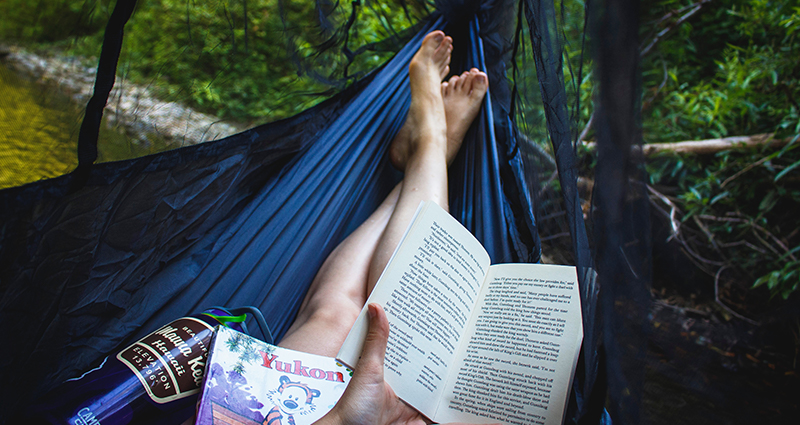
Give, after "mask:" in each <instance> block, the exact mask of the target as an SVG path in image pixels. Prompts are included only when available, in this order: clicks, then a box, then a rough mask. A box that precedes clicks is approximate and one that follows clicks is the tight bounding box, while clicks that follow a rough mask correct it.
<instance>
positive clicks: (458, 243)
mask: <svg viewBox="0 0 800 425" xmlns="http://www.w3.org/2000/svg"><path fill="white" fill-rule="evenodd" d="M370 302H376V303H378V304H381V305H382V306H383V308H384V309H385V310H386V313H387V316H388V317H389V323H390V326H391V332H390V336H389V343H388V347H387V350H386V361H385V364H384V368H385V379H386V381H387V382H388V383H389V384H390V385H391V386H392V388H393V389H394V391H395V393H396V394H397V395H398V396H399V397H400V398H401V399H403V400H404V401H405V402H407V403H408V404H410V405H411V406H413V407H414V408H416V409H417V410H419V411H420V412H421V413H422V414H424V415H425V416H427V417H428V418H429V419H431V420H433V421H434V422H441V423H444V422H469V423H492V422H501V423H505V424H546V425H560V424H561V423H562V421H563V416H564V410H565V407H566V404H567V397H568V395H569V388H570V386H571V383H572V378H573V374H574V371H575V365H576V363H577V359H578V353H579V351H580V345H581V340H582V338H583V325H582V321H581V305H580V294H579V290H578V283H577V275H576V271H575V268H574V267H567V266H555V265H542V264H498V265H490V258H489V255H488V254H487V253H486V250H485V249H484V248H483V246H482V245H481V244H480V243H479V242H478V240H477V239H475V237H473V236H472V234H470V232H469V231H468V230H467V229H466V228H464V227H463V226H462V225H461V224H460V223H459V222H458V221H456V220H455V219H454V218H453V217H451V216H450V215H449V214H448V213H447V212H446V211H444V210H442V209H441V208H440V207H439V206H438V205H436V204H435V203H431V202H425V203H423V204H422V205H421V206H420V208H419V209H418V210H417V214H416V216H415V217H414V220H413V222H412V223H411V225H410V226H409V228H408V230H407V231H406V234H405V236H404V237H403V239H402V241H401V243H400V245H399V246H398V247H397V249H396V250H395V253H394V255H393V256H392V258H391V260H390V261H389V264H388V265H387V266H386V269H385V270H384V272H383V274H382V275H381V277H380V279H379V280H378V283H377V284H376V286H375V289H374V290H373V291H372V294H371V295H370V297H369V300H368V303H370ZM367 320H368V319H367V316H366V309H364V310H363V311H362V312H361V315H360V316H359V318H358V319H357V320H356V324H355V325H354V326H353V329H352V330H351V331H350V334H349V335H348V337H347V339H346V340H345V342H344V344H343V346H342V348H341V350H340V351H339V355H338V356H337V358H339V359H340V360H341V361H342V362H343V363H344V364H347V365H349V366H351V367H356V364H357V362H358V357H359V355H360V353H361V348H362V347H363V343H364V339H365V337H366V332H367V325H368V322H367Z"/></svg>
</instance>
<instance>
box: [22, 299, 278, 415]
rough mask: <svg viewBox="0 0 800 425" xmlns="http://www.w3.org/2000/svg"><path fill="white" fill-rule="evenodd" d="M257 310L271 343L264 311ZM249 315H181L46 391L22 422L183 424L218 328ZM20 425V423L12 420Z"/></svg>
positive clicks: (240, 323) (219, 311)
mask: <svg viewBox="0 0 800 425" xmlns="http://www.w3.org/2000/svg"><path fill="white" fill-rule="evenodd" d="M238 310H239V311H242V310H245V311H248V312H250V313H253V314H254V316H255V318H256V320H257V322H258V323H259V325H260V326H261V327H262V333H264V335H265V337H266V338H267V339H269V342H272V341H271V339H272V337H271V335H270V334H269V329H268V328H266V327H265V325H266V324H265V322H264V319H263V317H262V316H261V314H260V313H261V312H260V311H258V310H257V309H255V308H253V307H245V308H243V309H238ZM245 319H246V314H241V315H238V316H234V315H232V313H231V311H228V310H226V309H223V308H220V307H212V308H210V309H208V310H206V311H204V312H203V313H201V314H197V315H193V316H188V317H181V318H179V319H176V320H174V321H172V322H171V323H169V324H167V325H165V326H163V327H161V328H160V329H158V330H156V331H155V332H153V333H151V334H149V335H147V336H146V337H144V338H142V339H140V340H139V341H137V342H135V343H134V344H132V345H130V346H129V347H127V348H125V349H124V350H122V351H120V352H119V353H117V354H116V355H115V356H109V357H106V358H105V359H104V360H103V362H102V364H100V366H98V367H96V368H94V369H92V370H89V371H88V372H86V373H84V374H83V375H81V376H79V377H77V378H73V379H69V380H67V381H65V382H64V383H63V384H61V385H60V386H59V387H57V388H56V389H55V390H53V391H51V392H50V393H48V394H47V395H45V396H44V397H43V398H42V399H41V402H40V403H38V404H37V405H36V406H34V407H33V408H32V409H31V413H32V414H31V415H27V416H28V417H26V418H25V419H23V420H22V421H24V422H20V423H26V424H53V425H55V424H58V425H128V424H130V425H134V424H154V425H162V424H163V425H167V424H175V425H177V424H181V423H183V422H186V421H187V420H189V419H191V418H192V417H193V415H194V411H195V404H196V402H197V396H198V394H199V392H200V386H201V385H202V382H203V374H204V370H205V362H206V358H207V357H208V349H209V347H210V343H211V336H212V334H213V332H214V327H215V326H216V325H218V324H221V325H225V326H229V327H231V328H233V329H235V330H238V331H240V332H244V333H247V329H246V327H245V324H244V320H245ZM11 423H17V422H11Z"/></svg>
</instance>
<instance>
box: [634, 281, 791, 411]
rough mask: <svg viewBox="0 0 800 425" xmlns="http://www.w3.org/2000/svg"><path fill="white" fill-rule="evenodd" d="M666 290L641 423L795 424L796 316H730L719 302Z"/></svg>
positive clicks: (655, 324) (650, 349) (656, 309)
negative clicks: (756, 320)
mask: <svg viewBox="0 0 800 425" xmlns="http://www.w3.org/2000/svg"><path fill="white" fill-rule="evenodd" d="M666 294H667V292H666V291H664V292H660V293H656V298H655V300H654V302H653V304H652V308H651V319H650V325H651V326H650V335H649V338H648V343H647V355H646V356H647V357H646V370H645V384H644V393H643V400H642V408H643V419H644V421H643V422H642V423H651V424H712V423H713V424H752V423H769V424H782V423H796V421H797V418H798V417H800V416H798V413H800V398H798V397H797V396H796V394H797V393H796V392H795V391H797V389H798V388H800V377H799V376H798V374H797V370H798V369H797V366H798V365H797V361H798V345H797V344H798V335H797V334H796V333H795V332H797V324H796V323H795V324H794V326H791V324H789V323H786V321H784V320H778V319H776V320H772V321H769V322H765V323H760V324H757V325H756V324H752V323H748V322H745V321H743V320H741V319H738V318H730V319H726V318H725V317H724V314H723V313H721V312H720V309H719V308H718V306H716V305H715V304H714V302H713V301H712V302H710V303H700V304H698V303H695V302H693V301H687V300H684V299H681V298H680V297H679V296H676V295H673V296H667V297H665V298H663V299H659V298H660V297H662V296H664V295H666ZM793 394H794V395H793Z"/></svg>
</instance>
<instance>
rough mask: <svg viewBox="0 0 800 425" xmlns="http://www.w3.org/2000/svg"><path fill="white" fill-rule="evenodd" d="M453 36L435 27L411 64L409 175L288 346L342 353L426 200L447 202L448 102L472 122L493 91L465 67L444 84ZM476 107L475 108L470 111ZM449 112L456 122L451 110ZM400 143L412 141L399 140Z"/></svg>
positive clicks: (307, 304) (337, 253) (338, 263)
mask: <svg viewBox="0 0 800 425" xmlns="http://www.w3.org/2000/svg"><path fill="white" fill-rule="evenodd" d="M450 42H451V40H449V38H445V37H444V34H442V33H441V32H438V31H437V32H433V33H431V34H429V35H428V36H426V38H425V41H423V45H422V47H421V48H420V51H419V52H418V53H417V55H416V56H415V57H414V59H413V60H412V63H411V66H410V69H409V71H410V77H411V90H412V105H411V110H410V111H409V116H408V119H407V121H406V125H405V126H404V134H405V136H404V137H400V138H397V139H395V141H394V142H393V147H392V148H393V150H397V149H398V148H399V149H401V150H403V151H404V152H408V160H407V162H406V164H405V165H404V166H405V178H404V180H403V182H402V183H401V184H400V185H398V186H397V187H395V189H394V190H393V191H392V193H391V194H390V195H389V196H388V197H387V199H386V200H385V201H384V202H383V203H382V204H381V206H380V207H378V209H377V210H376V211H375V213H373V214H372V215H371V216H370V218H369V219H368V220H367V221H366V222H365V223H364V224H362V225H361V226H360V227H359V228H358V229H357V230H356V231H355V232H354V233H353V234H351V235H350V236H348V238H347V239H345V241H344V242H342V244H340V245H339V246H338V247H337V248H336V250H334V251H333V252H332V253H331V255H330V256H329V257H328V259H326V261H325V263H324V264H323V266H322V268H321V269H320V271H319V272H318V274H317V276H316V277H315V279H314V282H313V283H312V285H311V288H310V289H309V292H308V295H307V296H306V299H305V300H304V301H303V305H302V306H301V308H300V312H299V314H298V317H297V319H296V320H295V322H294V324H293V325H292V327H291V328H290V329H289V331H288V332H287V334H286V336H285V337H284V339H283V340H282V341H281V343H280V345H281V346H283V347H287V348H292V349H295V350H299V351H305V352H310V353H316V354H321V355H327V356H334V355H336V352H337V351H338V350H339V347H340V346H341V343H342V342H343V341H344V338H345V337H346V336H347V333H348V331H349V330H350V327H351V326H352V324H353V322H354V321H355V318H356V317H357V315H358V313H359V312H360V310H361V308H362V307H363V305H364V303H365V302H366V298H367V296H368V294H369V292H371V290H372V287H373V286H374V284H375V281H376V280H377V278H378V276H379V275H380V273H381V272H382V271H383V268H384V267H385V265H386V262H387V261H388V259H389V257H390V256H391V254H392V252H393V251H394V249H395V247H396V246H397V243H398V242H399V239H400V237H401V236H402V234H403V232H404V231H405V229H406V227H407V226H408V223H409V222H410V220H411V217H412V216H413V214H414V212H415V211H416V208H417V206H418V205H419V203H420V202H421V201H423V200H431V201H434V202H437V203H439V205H441V206H443V207H444V208H447V162H446V160H447V155H448V152H449V150H450V149H451V148H452V147H451V146H450V144H449V142H448V139H449V136H450V135H451V132H450V131H448V130H447V129H446V127H445V124H444V123H445V116H444V115H445V109H444V108H445V105H449V106H447V107H448V108H462V107H463V106H464V105H467V106H469V108H471V109H469V110H466V109H465V110H463V111H460V112H459V113H455V114H454V116H459V115H464V116H468V115H471V117H469V118H468V121H466V126H467V128H468V127H469V124H470V123H471V121H472V119H474V117H475V115H476V114H477V110H479V109H480V101H481V99H482V97H483V94H484V93H485V92H486V84H485V83H484V84H483V86H482V89H481V88H480V87H477V86H478V84H477V83H475V81H474V80H476V78H470V79H469V81H468V84H467V80H466V79H465V80H464V81H461V79H462V78H466V75H464V74H462V76H460V77H454V78H453V79H451V80H450V81H448V82H447V83H441V84H440V83H439V81H440V80H441V78H442V77H441V73H442V72H443V71H442V70H443V69H444V68H445V67H446V66H447V65H446V63H445V64H444V65H443V62H448V61H449V52H450V50H451V47H450ZM476 73H477V71H476ZM478 74H480V75H479V77H478V78H477V79H480V76H481V75H482V78H483V80H481V81H485V75H484V74H482V73H478ZM473 86H475V87H476V88H474V90H475V93H480V96H474V98H475V99H476V101H474V102H463V101H458V100H457V99H456V98H457V97H466V96H468V94H469V91H470V90H473ZM481 90H482V92H481ZM475 104H477V106H475ZM472 109H474V113H472V112H470V111H471V110H472ZM448 112H449V111H448ZM448 115H450V114H449V113H448ZM447 119H448V121H447V122H448V123H449V116H448V118H447ZM465 120H466V118H465V119H464V120H461V121H465ZM456 124H457V125H456ZM454 125H456V127H457V126H458V125H462V124H461V123H460V122H459V123H454ZM466 130H467V129H466V128H463V129H460V128H458V129H457V131H456V132H455V133H453V134H454V135H455V136H453V137H459V141H458V144H459V145H460V139H461V138H463V135H464V133H466ZM458 134H460V136H457V135H458ZM398 143H402V144H404V146H399V147H398V146H396V145H397V144H398ZM455 149H456V150H457V147H456V148H455ZM453 155H454V154H453Z"/></svg>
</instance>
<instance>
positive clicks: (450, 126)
mask: <svg viewBox="0 0 800 425" xmlns="http://www.w3.org/2000/svg"><path fill="white" fill-rule="evenodd" d="M415 59H416V57H415ZM413 66H414V62H413V61H412V67H413ZM411 71H412V73H411V84H412V86H411V109H410V110H409V117H408V120H407V121H406V125H408V124H409V123H412V125H413V126H414V127H412V128H415V129H425V128H431V129H430V130H428V131H429V133H424V132H421V133H417V134H413V133H412V134H411V136H410V137H409V139H407V140H402V139H395V140H394V141H393V142H392V143H393V145H398V144H401V146H400V147H395V146H392V148H393V149H394V150H396V151H404V152H408V154H409V157H408V162H407V163H406V164H405V167H406V168H405V177H404V178H403V190H402V191H401V192H400V199H399V200H398V201H397V205H396V206H395V209H394V212H393V213H392V217H391V219H390V220H389V224H388V225H387V226H386V229H385V230H384V231H383V235H382V236H381V239H380V242H379V243H378V247H377V249H376V250H375V254H374V255H373V257H372V263H371V264H370V270H369V280H368V283H367V288H368V290H369V292H372V288H373V287H374V286H375V283H376V282H377V281H378V278H379V277H380V275H381V273H383V269H384V268H385V267H386V264H387V263H388V262H389V258H391V256H392V253H393V252H394V249H395V248H396V247H397V244H398V243H399V242H400V238H402V236H403V234H404V233H405V230H406V227H408V224H409V223H410V222H411V218H412V217H413V216H414V213H415V212H416V210H417V207H418V206H419V204H420V203H421V202H422V201H433V202H436V203H437V204H439V206H441V207H442V208H444V209H445V210H449V205H448V200H447V164H449V163H450V162H452V160H453V158H454V157H455V155H456V153H457V152H458V150H459V148H460V147H461V143H462V142H463V140H464V135H466V133H467V130H468V129H469V126H470V125H471V124H472V121H473V120H474V119H475V117H476V116H477V115H478V112H479V111H480V108H481V103H482V101H483V97H484V95H486V91H487V89H488V87H489V79H488V77H487V76H486V74H484V73H483V72H480V71H478V69H476V68H473V69H471V70H470V71H469V72H464V73H463V74H461V75H460V76H453V77H452V78H450V80H449V81H447V82H445V83H442V84H441V85H440V91H439V93H440V98H441V99H442V100H441V104H442V105H443V107H444V109H443V110H444V112H445V116H446V118H445V119H446V122H447V129H446V137H445V138H444V141H443V140H442V139H441V133H435V132H440V131H441V129H439V128H438V127H435V126H433V125H431V124H430V123H427V122H422V120H421V119H420V118H418V116H417V114H416V112H418V111H420V110H423V111H426V112H425V118H427V119H430V120H441V119H442V117H441V114H440V113H439V114H435V113H431V112H427V110H425V109H423V108H420V107H416V105H415V103H414V102H415V101H416V99H417V97H422V96H416V93H417V92H423V93H425V92H424V91H422V89H420V88H416V91H415V86H414V83H415V81H420V80H422V78H419V77H418V76H417V75H416V74H415V73H413V72H414V69H413V68H412V70H411ZM415 77H416V78H415ZM428 80H429V81H430V80H431V79H430V78H428ZM436 102H437V104H438V102H439V101H438V100H437V101H436ZM415 107H416V109H415ZM437 108H438V106H437ZM418 120H419V121H418ZM426 125H429V126H430V127H425V126H426ZM410 133H411V132H410ZM442 142H444V144H442ZM402 144H405V145H402ZM428 150H434V151H435V152H428Z"/></svg>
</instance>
